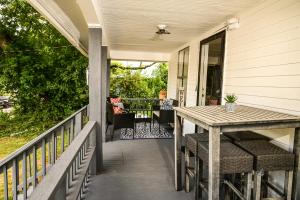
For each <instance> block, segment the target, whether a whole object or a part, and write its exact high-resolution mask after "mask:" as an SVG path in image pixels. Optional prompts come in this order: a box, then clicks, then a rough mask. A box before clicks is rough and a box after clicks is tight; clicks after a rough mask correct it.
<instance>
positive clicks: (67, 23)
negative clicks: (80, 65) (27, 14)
mask: <svg viewBox="0 0 300 200" xmlns="http://www.w3.org/2000/svg"><path fill="white" fill-rule="evenodd" d="M27 2H28V3H29V4H30V5H31V6H32V7H33V8H34V9H35V10H36V11H38V12H39V13H40V14H41V15H43V16H44V17H45V19H46V20H47V21H48V22H49V23H50V24H52V25H53V26H54V27H55V28H56V29H57V30H58V31H59V32H60V33H61V34H62V35H63V36H64V37H65V38H66V39H67V40H68V41H69V42H70V43H71V44H72V45H73V46H74V47H76V48H77V49H78V50H79V51H80V52H81V53H82V54H83V55H85V56H87V49H86V48H85V47H84V46H83V45H82V44H81V43H80V41H79V37H80V32H79V31H78V29H77V28H76V26H75V25H74V24H73V22H72V21H71V20H70V19H69V17H68V16H67V15H66V14H65V13H64V11H63V10H62V9H61V8H60V7H59V6H58V5H57V4H56V3H55V2H54V1H52V0H27Z"/></svg>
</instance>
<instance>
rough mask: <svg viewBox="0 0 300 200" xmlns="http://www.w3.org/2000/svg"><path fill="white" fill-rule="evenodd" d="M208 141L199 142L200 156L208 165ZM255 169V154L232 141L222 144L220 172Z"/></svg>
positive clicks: (230, 172) (250, 170)
mask: <svg viewBox="0 0 300 200" xmlns="http://www.w3.org/2000/svg"><path fill="white" fill-rule="evenodd" d="M208 145H209V144H208V142H199V143H198V157H199V158H200V159H201V160H202V161H203V164H205V165H208ZM252 170H253V156H252V155H250V154H249V153H247V152H246V151H244V150H242V149H241V148H239V147H238V146H236V145H234V144H232V143H230V142H222V143H221V144H220V173H221V174H234V173H243V172H245V173H247V172H252Z"/></svg>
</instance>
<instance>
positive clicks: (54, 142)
mask: <svg viewBox="0 0 300 200" xmlns="http://www.w3.org/2000/svg"><path fill="white" fill-rule="evenodd" d="M86 117H87V106H85V107H83V108H82V109H80V110H79V111H77V112H76V113H74V114H73V115H71V116H70V117H68V118H67V119H65V120H63V121H62V122H60V123H58V124H57V125H56V126H54V127H52V128H51V129H49V130H47V131H46V132H44V133H43V134H41V135H40V136H38V137H37V138H35V139H34V140H32V141H30V142H29V143H28V144H26V145H24V146H23V147H21V148H20V149H18V150H17V151H15V152H14V153H12V154H10V155H9V156H7V157H6V158H5V159H3V160H1V161H0V177H3V197H4V199H5V200H8V199H14V200H17V199H27V198H28V196H29V195H30V194H31V193H32V191H34V190H35V188H36V187H37V185H38V184H39V183H41V181H42V180H43V179H44V178H45V177H46V174H48V172H49V171H50V168H52V167H54V166H57V165H56V164H58V163H59V162H58V159H59V158H60V157H62V156H63V155H65V154H66V152H67V151H70V150H69V148H70V147H71V146H72V145H73V143H74V145H75V142H73V141H74V139H75V138H77V137H76V136H77V135H78V133H79V132H80V131H81V129H82V126H83V125H84V123H85V118H86ZM88 135H89V134H88ZM81 137H83V136H81ZM76 144H78V141H77V142H76ZM88 147H89V145H87V144H84V145H81V146H80V148H79V147H78V150H79V149H80V152H81V151H82V152H81V153H80V159H77V160H78V161H77V162H79V161H80V160H82V159H83V152H85V153H86V152H87V149H88ZM89 151H90V149H89ZM76 152H77V151H76ZM54 164H55V165H54ZM74 166H75V165H74ZM72 169H74V167H72ZM0 180H1V179H0ZM0 191H1V189H0Z"/></svg>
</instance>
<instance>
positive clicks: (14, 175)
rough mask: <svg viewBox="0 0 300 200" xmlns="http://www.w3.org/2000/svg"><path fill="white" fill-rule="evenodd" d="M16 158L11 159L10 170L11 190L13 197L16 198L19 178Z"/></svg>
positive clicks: (15, 199)
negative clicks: (11, 167) (11, 168)
mask: <svg viewBox="0 0 300 200" xmlns="http://www.w3.org/2000/svg"><path fill="white" fill-rule="evenodd" d="M18 171H19V169H18V158H15V159H14V160H13V171H12V191H13V199H14V200H17V199H18V182H19V181H18V179H19V175H18V174H19V173H18Z"/></svg>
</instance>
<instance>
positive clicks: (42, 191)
mask: <svg viewBox="0 0 300 200" xmlns="http://www.w3.org/2000/svg"><path fill="white" fill-rule="evenodd" d="M95 124H96V122H95V121H89V122H88V123H87V124H86V125H85V127H84V128H83V129H82V130H81V133H80V134H78V136H77V137H76V139H74V141H73V142H72V143H71V145H70V146H69V148H68V149H67V150H66V151H65V152H64V153H63V154H62V155H61V157H60V158H59V160H57V161H56V163H55V165H53V166H52V168H51V170H50V171H49V173H48V175H47V176H45V178H44V179H43V181H42V182H41V183H40V184H39V185H38V186H37V187H36V189H35V190H34V192H33V193H32V194H31V196H30V197H29V199H31V200H40V199H51V197H52V195H53V193H54V192H55V191H56V190H57V188H58V187H59V185H60V184H59V183H60V182H61V181H62V180H63V178H65V175H66V172H67V170H68V169H69V168H70V166H71V165H72V162H73V160H74V159H75V157H76V155H77V154H78V152H79V151H80V148H81V146H82V145H83V143H84V142H85V141H86V139H87V138H88V136H89V135H90V133H91V131H92V130H93V129H94V127H95Z"/></svg>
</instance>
